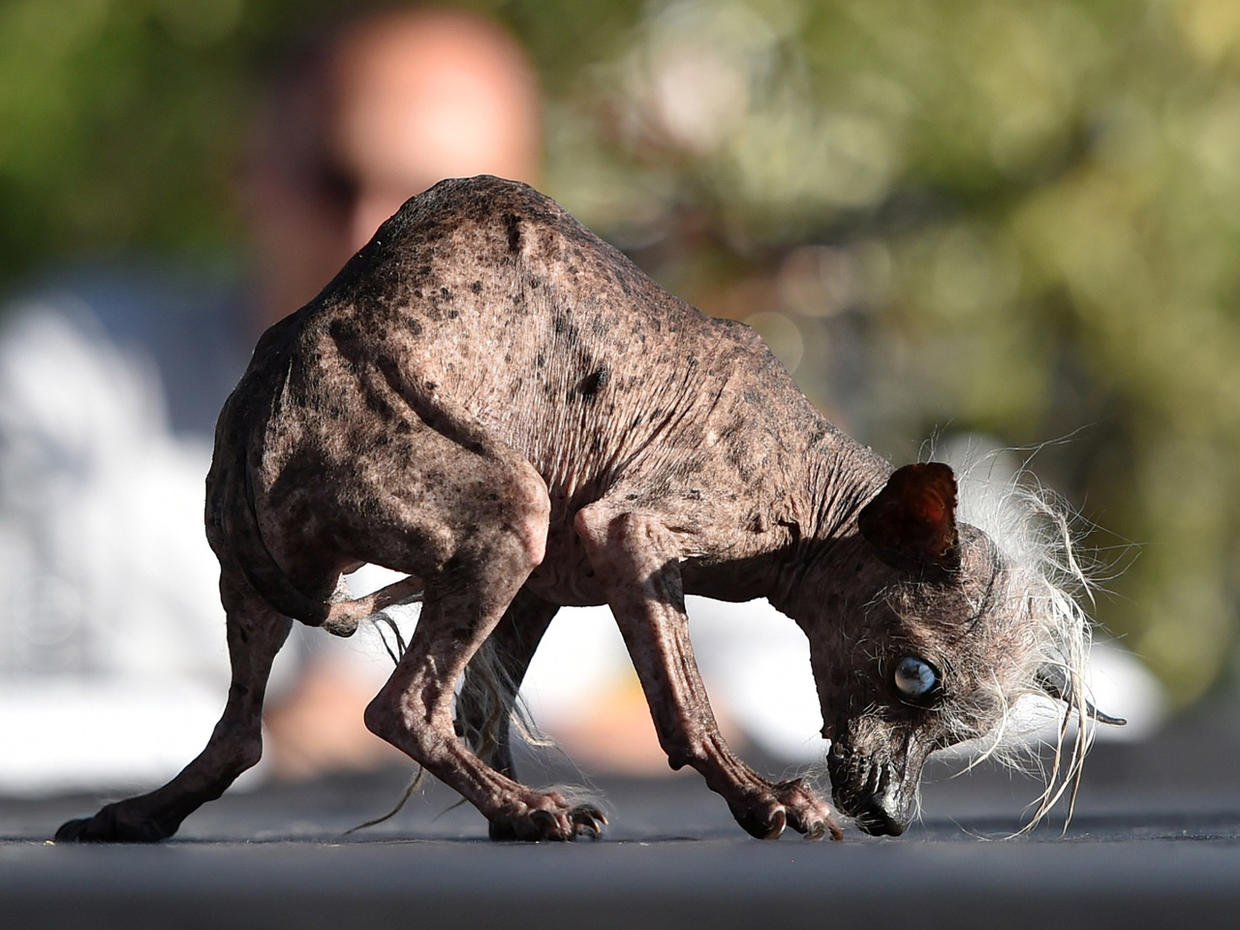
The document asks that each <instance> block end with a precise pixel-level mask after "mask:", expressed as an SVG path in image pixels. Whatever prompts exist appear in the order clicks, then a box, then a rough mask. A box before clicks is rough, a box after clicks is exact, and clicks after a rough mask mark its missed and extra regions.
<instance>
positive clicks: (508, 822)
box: [490, 792, 607, 842]
mask: <svg viewBox="0 0 1240 930" xmlns="http://www.w3.org/2000/svg"><path fill="white" fill-rule="evenodd" d="M605 826H607V816H606V815H605V814H604V813H603V812H602V811H601V810H599V809H598V808H597V807H595V806H594V805H593V804H577V805H570V804H569V803H568V802H567V801H566V800H565V799H564V798H563V796H561V795H560V794H558V793H556V792H548V793H547V794H545V795H537V796H535V799H532V803H521V804H517V805H514V806H512V807H509V808H506V809H504V810H502V811H500V812H499V813H498V814H497V815H496V816H494V817H492V818H491V821H490V836H491V839H493V840H526V841H532V842H538V841H540V840H559V841H565V840H575V839H577V837H579V836H586V837H589V838H590V839H593V840H596V839H598V838H599V837H601V836H602V835H603V827H605Z"/></svg>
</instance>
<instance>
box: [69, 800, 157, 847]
mask: <svg viewBox="0 0 1240 930" xmlns="http://www.w3.org/2000/svg"><path fill="white" fill-rule="evenodd" d="M174 832H175V828H174V829H172V830H169V829H167V828H166V827H164V826H162V825H161V824H159V823H158V822H156V821H154V820H149V819H145V818H141V819H139V818H133V817H127V816H125V815H124V813H123V810H122V809H121V808H120V807H119V806H118V805H116V804H109V805H108V806H107V807H105V808H103V810H101V811H99V813H97V814H95V816H94V817H80V818H78V819H77V820H70V821H68V822H67V823H64V824H62V825H61V827H60V829H59V830H57V831H56V836H55V837H54V840H55V842H57V843H158V842H159V841H160V840H164V839H167V838H168V837H169V836H171V835H172V834H173V833H174Z"/></svg>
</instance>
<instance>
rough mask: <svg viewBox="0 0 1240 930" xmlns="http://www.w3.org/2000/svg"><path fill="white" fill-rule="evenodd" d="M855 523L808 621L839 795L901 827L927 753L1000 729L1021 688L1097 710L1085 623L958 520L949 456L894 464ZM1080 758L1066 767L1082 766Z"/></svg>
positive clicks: (1071, 606)
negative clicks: (1091, 697)
mask: <svg viewBox="0 0 1240 930" xmlns="http://www.w3.org/2000/svg"><path fill="white" fill-rule="evenodd" d="M858 530H859V532H858V533H857V534H855V535H854V536H852V537H849V538H848V539H847V540H845V541H844V542H843V543H841V544H840V546H839V548H838V549H837V551H836V554H835V557H833V558H831V559H830V563H831V565H830V570H829V571H824V572H823V573H821V574H819V575H817V579H816V582H815V583H812V584H811V585H810V587H811V588H812V589H814V591H813V593H812V594H811V597H812V600H808V601H807V600H802V602H801V603H802V609H801V610H800V611H799V612H800V613H801V614H802V616H801V617H800V618H799V619H800V623H801V626H802V627H803V629H804V630H805V632H806V634H807V635H808V637H809V640H810V656H811V662H812V665H813V670H814V677H815V680H816V682H817V686H818V694H819V700H820V704H821V708H822V714H823V722H824V727H823V735H824V736H825V737H827V738H828V739H830V740H831V749H830V753H829V755H828V758H827V765H828V769H829V772H830V776H831V784H832V792H833V795H834V800H835V804H836V806H837V807H838V808H839V809H840V810H841V812H843V813H845V814H847V815H849V816H852V817H854V818H855V819H856V822H857V824H858V825H859V826H860V827H861V829H863V830H865V831H866V832H867V833H872V834H891V835H898V834H900V833H903V832H904V830H905V828H906V827H907V826H908V823H909V821H910V820H911V818H912V816H913V814H914V812H915V810H916V806H917V797H918V786H919V783H920V778H921V770H922V765H923V763H924V762H925V760H926V758H927V757H928V756H929V755H930V754H931V753H933V752H934V751H936V750H939V749H944V748H946V747H948V746H953V745H956V744H958V743H962V742H965V741H969V740H975V739H978V738H980V737H984V736H992V737H996V738H997V733H999V732H1001V731H1002V729H1003V728H1004V726H1005V724H1006V722H1007V719H1008V714H1009V712H1010V710H1011V708H1012V706H1013V705H1014V704H1015V703H1016V701H1017V700H1018V699H1019V698H1020V697H1022V696H1024V695H1026V694H1030V693H1033V692H1036V691H1041V692H1042V693H1050V694H1052V695H1053V696H1055V697H1057V698H1059V699H1061V700H1064V701H1067V702H1068V703H1069V704H1070V705H1073V706H1074V708H1075V709H1077V710H1078V711H1079V713H1080V718H1081V721H1082V723H1084V722H1085V718H1086V714H1090V715H1093V714H1095V713H1096V712H1095V711H1094V710H1093V708H1092V706H1090V705H1089V704H1088V703H1087V702H1086V701H1085V700H1084V697H1083V693H1082V692H1083V689H1082V688H1081V687H1080V686H1079V681H1080V675H1081V671H1082V666H1083V656H1084V653H1085V648H1086V643H1087V638H1088V625H1087V623H1086V621H1085V618H1084V615H1083V614H1082V612H1081V611H1080V609H1079V608H1078V607H1077V606H1076V604H1075V602H1073V601H1072V599H1071V598H1069V597H1067V595H1065V594H1064V593H1063V592H1062V591H1061V590H1060V588H1058V587H1056V586H1055V585H1054V584H1053V583H1052V581H1051V580H1049V579H1048V578H1047V577H1046V574H1045V572H1043V571H1040V570H1039V569H1038V568H1037V567H1036V566H1035V567H1031V566H1030V565H1029V564H1028V561H1027V560H1025V561H1023V562H1022V560H1021V559H1020V558H1014V557H1013V556H1011V555H1010V554H1005V553H1004V552H1003V551H1001V550H1000V549H999V547H998V545H997V544H996V542H995V541H994V540H993V539H992V538H991V537H990V536H988V535H987V534H986V533H985V532H983V531H982V530H981V529H979V528H977V527H976V526H973V525H970V524H967V523H960V524H958V523H957V521H956V481H955V477H954V475H953V473H952V471H951V469H950V468H949V467H948V466H946V465H941V464H937V463H930V464H922V465H909V466H905V467H904V468H901V469H898V470H897V471H895V472H894V473H893V474H892V475H891V477H890V479H889V481H888V482H887V485H886V487H884V488H883V490H882V491H881V492H880V493H879V494H878V495H877V496H876V497H875V498H874V499H873V500H871V501H870V502H869V503H868V504H867V505H866V506H865V507H864V509H862V511H861V512H860V514H859V518H858ZM1073 682H1076V683H1077V687H1076V688H1075V689H1073V688H1072V687H1071V683H1073ZM1099 719H1106V720H1108V722H1110V721H1111V718H1105V715H1100V717H1099ZM1084 729H1085V728H1084V727H1082V730H1084ZM1079 755H1080V754H1079V753H1073V754H1072V755H1071V762H1070V767H1069V770H1068V773H1067V774H1069V775H1076V774H1078V773H1079ZM1052 784H1053V780H1052ZM1045 797H1050V792H1048V795H1047V796H1045ZM1046 806H1048V805H1044V808H1043V810H1040V811H1039V816H1040V814H1041V813H1043V812H1044V809H1045V807H1046Z"/></svg>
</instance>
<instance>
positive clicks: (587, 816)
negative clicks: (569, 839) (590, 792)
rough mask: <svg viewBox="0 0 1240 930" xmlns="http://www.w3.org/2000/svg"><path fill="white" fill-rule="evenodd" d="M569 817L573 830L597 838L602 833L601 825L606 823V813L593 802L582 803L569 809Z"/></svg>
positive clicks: (603, 825) (593, 838)
mask: <svg viewBox="0 0 1240 930" xmlns="http://www.w3.org/2000/svg"><path fill="white" fill-rule="evenodd" d="M569 819H570V820H571V821H572V822H573V826H574V827H575V832H576V833H577V834H578V835H581V836H588V837H590V839H592V840H597V839H599V838H600V837H601V836H602V835H603V827H605V826H606V825H607V815H606V814H604V813H603V812H602V811H601V810H599V809H598V808H597V807H595V806H594V805H593V804H582V805H580V806H578V807H574V808H573V809H572V810H571V811H569Z"/></svg>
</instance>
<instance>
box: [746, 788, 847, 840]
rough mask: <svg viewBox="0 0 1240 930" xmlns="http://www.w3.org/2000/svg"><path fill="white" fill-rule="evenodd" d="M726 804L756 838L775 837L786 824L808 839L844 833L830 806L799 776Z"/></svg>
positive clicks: (751, 791)
mask: <svg viewBox="0 0 1240 930" xmlns="http://www.w3.org/2000/svg"><path fill="white" fill-rule="evenodd" d="M729 806H730V807H731V809H732V816H734V817H735V818H736V822H737V823H739V824H740V825H741V826H742V827H744V828H745V832H747V833H748V834H749V835H750V836H755V837H757V838H758V839H760V840H774V839H778V838H779V837H780V836H781V835H782V834H783V832H784V829H785V828H786V827H792V829H794V830H796V831H797V832H798V833H804V834H805V836H806V838H807V839H812V840H817V839H821V838H822V837H824V836H826V835H827V834H828V833H830V834H831V837H832V839H836V840H838V839H842V838H843V835H844V834H843V831H841V830H840V827H839V825H838V824H837V823H836V820H835V815H834V814H833V813H832V811H831V808H830V807H829V806H828V805H827V804H826V803H825V802H824V801H822V800H821V799H820V798H818V796H817V795H815V794H814V792H813V791H811V790H810V789H809V787H808V786H807V785H806V784H805V782H804V781H803V780H802V779H799V778H798V779H794V780H793V781H786V782H781V783H780V784H778V785H769V786H766V787H763V788H757V789H754V790H750V791H747V792H745V793H744V794H743V795H742V796H741V797H740V798H739V799H737V800H736V801H733V802H730V803H729Z"/></svg>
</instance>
